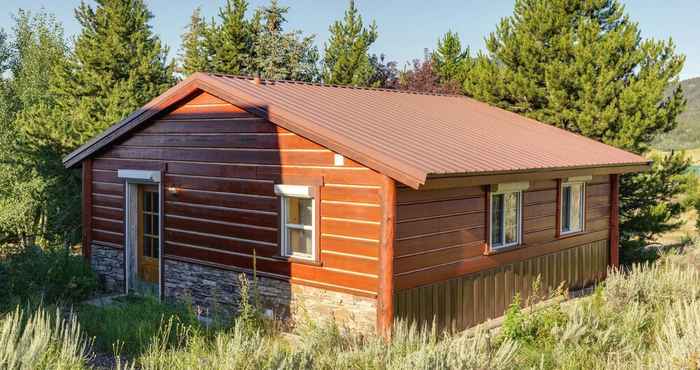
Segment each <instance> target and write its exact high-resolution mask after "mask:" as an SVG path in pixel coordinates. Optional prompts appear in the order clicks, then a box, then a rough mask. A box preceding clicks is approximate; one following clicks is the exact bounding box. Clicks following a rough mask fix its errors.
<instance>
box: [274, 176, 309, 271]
mask: <svg viewBox="0 0 700 370" xmlns="http://www.w3.org/2000/svg"><path fill="white" fill-rule="evenodd" d="M274 190H275V194H276V195H277V196H278V197H279V202H280V203H279V205H280V207H279V210H280V213H279V242H278V244H279V249H278V253H279V258H281V259H284V260H287V261H294V262H302V263H312V264H318V261H319V255H320V250H319V249H320V248H319V244H320V240H319V235H320V233H319V225H320V199H319V196H318V194H319V193H320V192H319V187H318V186H316V185H314V186H309V185H288V184H275V186H274ZM287 198H300V199H311V226H310V227H309V226H306V225H299V224H291V223H288V222H287V201H286V200H287ZM289 229H296V230H309V231H311V234H312V236H311V254H299V253H293V252H292V251H291V250H290V248H289V245H288V239H287V238H288V236H287V231H288V230H289Z"/></svg>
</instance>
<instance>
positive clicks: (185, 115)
mask: <svg viewBox="0 0 700 370" xmlns="http://www.w3.org/2000/svg"><path fill="white" fill-rule="evenodd" d="M118 169H144V170H163V171H164V173H163V176H162V181H163V186H164V187H165V188H168V187H175V188H177V189H178V191H177V193H176V194H171V193H169V192H167V191H166V192H165V194H164V213H165V214H164V224H165V227H164V235H163V237H164V242H165V254H164V257H165V258H173V259H178V258H180V259H187V260H188V261H196V262H199V263H203V264H212V265H216V266H225V267H231V268H240V269H252V267H253V257H252V256H253V253H255V254H256V256H257V269H258V271H259V272H260V273H261V274H267V275H268V276H271V277H279V278H282V279H290V280H292V281H294V282H296V283H300V284H308V285H313V286H319V287H323V288H328V289H333V290H338V291H346V292H350V293H354V294H358V295H364V296H370V297H374V296H375V295H376V292H377V287H378V256H379V243H380V238H381V224H380V223H381V222H380V221H381V215H382V209H381V205H380V186H381V183H382V175H380V174H378V173H376V172H375V171H372V170H370V169H368V168H366V167H363V166H362V165H360V164H358V163H355V162H353V161H352V160H350V159H348V158H345V164H344V165H343V166H334V153H333V152H331V151H330V150H327V149H325V148H324V147H321V146H319V145H317V144H316V143H313V142H311V141H309V140H306V139H305V138H303V137H300V136H298V135H295V134H293V133H291V132H289V131H287V130H284V129H282V128H280V127H278V126H276V125H274V124H271V123H270V122H268V121H266V120H264V119H261V118H257V117H254V116H252V115H251V114H249V113H247V112H245V111H243V110H242V109H239V108H237V107H235V106H232V105H230V104H228V103H225V102H223V101H221V100H219V99H218V98H216V97H214V96H211V95H209V94H206V93H203V94H201V95H198V96H196V97H195V98H193V99H191V100H190V101H188V102H187V103H186V104H182V105H180V106H179V107H177V108H176V109H174V110H172V111H171V112H169V113H168V114H166V115H161V116H159V117H158V118H157V119H155V120H154V121H153V122H152V123H151V124H149V125H148V126H147V127H145V128H144V129H141V130H139V131H137V132H135V133H134V134H132V135H130V136H129V137H127V138H126V139H124V140H121V141H119V142H117V143H116V144H115V145H113V146H111V147H109V148H108V149H106V150H105V151H103V152H101V153H99V154H98V155H97V156H96V157H95V158H94V160H93V162H92V172H91V174H92V182H91V185H92V197H91V199H90V200H91V202H92V206H91V209H92V218H91V234H90V235H91V239H92V242H94V243H100V244H103V245H108V246H112V247H115V248H122V247H123V245H124V183H123V181H122V180H121V179H119V178H117V170H118ZM319 179H320V180H321V181H322V183H323V186H321V188H320V199H321V202H320V215H321V220H320V221H321V222H320V225H319V227H320V243H319V244H320V245H319V259H320V263H319V264H308V263H296V262H289V261H286V260H281V259H279V258H277V257H278V255H279V246H278V240H279V232H278V224H279V215H278V212H279V199H278V198H277V197H276V196H275V194H274V191H273V190H274V189H273V185H274V184H275V183H280V182H286V183H296V182H299V181H307V180H313V181H317V180H319ZM166 273H167V272H166Z"/></svg>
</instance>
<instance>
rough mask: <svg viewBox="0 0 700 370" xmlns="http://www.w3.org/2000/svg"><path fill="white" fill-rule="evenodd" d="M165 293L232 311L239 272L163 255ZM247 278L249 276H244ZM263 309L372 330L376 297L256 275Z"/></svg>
mask: <svg viewBox="0 0 700 370" xmlns="http://www.w3.org/2000/svg"><path fill="white" fill-rule="evenodd" d="M163 262H164V263H165V272H164V275H165V276H164V277H165V280H164V284H165V292H164V295H165V297H168V298H176V299H186V300H191V302H192V303H193V304H194V305H196V306H198V307H199V308H201V309H203V310H204V311H205V312H204V315H207V314H208V313H211V312H212V311H215V310H221V311H222V312H225V313H229V314H230V313H232V312H234V311H235V309H236V308H237V306H238V298H239V293H238V289H239V286H240V282H239V275H240V272H237V271H231V270H225V269H219V268H214V267H208V266H203V265H200V264H195V263H188V262H182V261H177V260H171V259H164V260H163ZM248 278H249V281H250V276H249V277H248ZM258 293H259V296H260V300H261V301H262V302H261V303H262V306H263V309H266V310H267V309H270V310H272V314H273V315H274V316H275V317H276V318H281V319H291V320H292V322H294V321H297V320H303V319H307V318H308V319H319V318H320V319H331V318H334V319H335V320H336V322H338V324H340V325H342V326H347V327H348V328H350V329H353V330H358V331H361V332H365V333H370V332H374V331H375V323H376V308H377V305H376V300H375V299H372V298H365V297H358V296H354V295H352V294H347V293H340V292H334V291H329V290H325V289H320V288H315V287H309V286H304V285H299V284H290V283H289V282H287V281H283V280H277V279H271V278H266V277H258Z"/></svg>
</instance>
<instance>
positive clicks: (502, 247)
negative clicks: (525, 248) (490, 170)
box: [488, 190, 523, 253]
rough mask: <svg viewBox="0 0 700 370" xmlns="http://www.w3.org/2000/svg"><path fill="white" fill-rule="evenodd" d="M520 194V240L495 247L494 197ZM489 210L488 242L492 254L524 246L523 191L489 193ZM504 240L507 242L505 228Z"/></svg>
mask: <svg viewBox="0 0 700 370" xmlns="http://www.w3.org/2000/svg"><path fill="white" fill-rule="evenodd" d="M510 193H518V205H517V208H518V221H517V226H518V238H517V240H516V241H515V242H513V243H504V244H502V245H499V246H494V244H493V197H494V195H501V194H510ZM488 197H489V209H488V226H489V227H488V233H489V235H488V238H489V239H488V240H489V248H488V249H489V250H490V251H491V252H494V253H495V252H501V251H506V250H510V249H513V248H517V247H519V246H521V245H522V244H523V190H507V191H489V194H488ZM504 213H505V211H504ZM504 220H505V218H504ZM503 240H505V228H503Z"/></svg>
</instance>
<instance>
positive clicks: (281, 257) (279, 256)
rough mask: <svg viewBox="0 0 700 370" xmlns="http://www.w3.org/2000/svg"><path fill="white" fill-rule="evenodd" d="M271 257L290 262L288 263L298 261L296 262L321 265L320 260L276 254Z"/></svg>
mask: <svg viewBox="0 0 700 370" xmlns="http://www.w3.org/2000/svg"><path fill="white" fill-rule="evenodd" d="M272 258H274V259H276V260H280V261H285V262H290V263H298V264H303V265H311V266H323V262H321V261H318V260H307V259H304V258H299V257H290V256H281V255H276V256H272Z"/></svg>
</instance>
